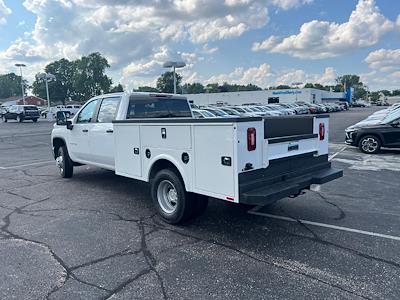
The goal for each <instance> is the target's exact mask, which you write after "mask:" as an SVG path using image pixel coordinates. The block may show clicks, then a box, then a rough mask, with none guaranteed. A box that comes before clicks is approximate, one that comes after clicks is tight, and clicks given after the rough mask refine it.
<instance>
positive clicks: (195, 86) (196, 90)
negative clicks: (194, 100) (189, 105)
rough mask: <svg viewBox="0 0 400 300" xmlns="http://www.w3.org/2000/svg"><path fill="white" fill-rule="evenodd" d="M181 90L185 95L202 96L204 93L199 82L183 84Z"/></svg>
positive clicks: (202, 86)
mask: <svg viewBox="0 0 400 300" xmlns="http://www.w3.org/2000/svg"><path fill="white" fill-rule="evenodd" d="M182 90H183V91H184V93H185V94H202V93H205V91H206V90H205V89H204V85H202V84H201V83H200V82H193V83H185V84H184V85H183V86H182Z"/></svg>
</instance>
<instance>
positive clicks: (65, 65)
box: [32, 58, 76, 104]
mask: <svg viewBox="0 0 400 300" xmlns="http://www.w3.org/2000/svg"><path fill="white" fill-rule="evenodd" d="M45 72H46V73H49V74H53V75H54V76H55V77H56V80H55V81H49V82H48V85H49V96H50V101H56V102H60V103H63V104H65V102H66V100H69V99H73V98H74V97H75V96H76V93H75V90H74V82H73V79H74V75H75V64H74V62H72V61H69V60H68V59H65V58H62V59H60V60H57V61H54V62H52V63H50V64H48V65H47V66H46V67H45ZM32 88H33V89H32V92H33V94H34V95H36V96H39V97H41V98H44V99H46V87H45V82H44V80H43V79H41V78H39V76H38V75H36V77H35V81H34V82H33V84H32Z"/></svg>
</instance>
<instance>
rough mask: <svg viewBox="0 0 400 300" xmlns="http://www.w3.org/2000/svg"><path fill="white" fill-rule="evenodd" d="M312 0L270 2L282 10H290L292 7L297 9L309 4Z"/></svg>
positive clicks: (273, 0)
mask: <svg viewBox="0 0 400 300" xmlns="http://www.w3.org/2000/svg"><path fill="white" fill-rule="evenodd" d="M313 1H314V0H272V3H273V4H274V5H275V6H278V7H280V8H282V9H285V10H287V9H290V8H294V7H299V6H300V5H304V4H310V3H312V2H313Z"/></svg>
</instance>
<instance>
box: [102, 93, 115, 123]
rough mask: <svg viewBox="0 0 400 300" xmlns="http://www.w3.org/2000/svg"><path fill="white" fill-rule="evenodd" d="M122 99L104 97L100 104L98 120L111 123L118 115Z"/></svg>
mask: <svg viewBox="0 0 400 300" xmlns="http://www.w3.org/2000/svg"><path fill="white" fill-rule="evenodd" d="M120 101H121V97H110V98H104V99H103V101H102V102H101V105H100V109H99V114H98V116H97V122H98V123H111V122H112V120H114V119H115V117H116V114H117V111H118V106H119V103H120Z"/></svg>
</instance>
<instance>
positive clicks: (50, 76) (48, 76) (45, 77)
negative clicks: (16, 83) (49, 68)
mask: <svg viewBox="0 0 400 300" xmlns="http://www.w3.org/2000/svg"><path fill="white" fill-rule="evenodd" d="M38 77H39V78H41V79H43V80H44V82H45V84H46V95H47V108H48V111H49V113H50V96H49V83H48V81H49V79H50V80H56V76H54V75H53V74H49V73H40V74H39V75H38Z"/></svg>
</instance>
